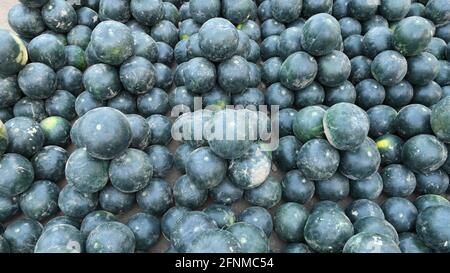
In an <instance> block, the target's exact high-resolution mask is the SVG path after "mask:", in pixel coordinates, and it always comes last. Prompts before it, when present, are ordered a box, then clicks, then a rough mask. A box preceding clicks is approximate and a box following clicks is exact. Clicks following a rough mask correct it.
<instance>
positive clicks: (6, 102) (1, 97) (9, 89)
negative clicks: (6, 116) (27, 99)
mask: <svg viewBox="0 0 450 273" xmlns="http://www.w3.org/2000/svg"><path fill="white" fill-rule="evenodd" d="M0 89H1V90H2V93H1V94H0V108H7V107H11V106H14V104H16V103H17V102H18V101H19V100H20V98H21V97H22V94H21V91H20V89H19V85H18V84H17V77H15V76H11V77H4V78H3V77H0Z"/></svg>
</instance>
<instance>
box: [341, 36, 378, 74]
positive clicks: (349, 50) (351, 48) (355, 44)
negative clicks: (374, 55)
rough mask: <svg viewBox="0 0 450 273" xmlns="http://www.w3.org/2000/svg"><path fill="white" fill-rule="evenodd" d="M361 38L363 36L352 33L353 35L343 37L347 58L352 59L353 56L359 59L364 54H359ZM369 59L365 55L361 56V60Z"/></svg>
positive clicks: (361, 52) (361, 51) (361, 44)
mask: <svg viewBox="0 0 450 273" xmlns="http://www.w3.org/2000/svg"><path fill="white" fill-rule="evenodd" d="M363 39H364V36H362V35H359V34H354V35H350V36H349V37H347V38H345V39H344V53H345V54H346V55H347V57H348V58H349V59H353V58H355V57H358V56H360V57H359V59H361V58H362V57H365V56H361V55H359V54H363V50H364V47H363ZM367 59H368V60H370V61H371V59H369V58H367V57H365V58H363V60H367ZM350 61H351V60H350ZM352 66H353V64H352Z"/></svg>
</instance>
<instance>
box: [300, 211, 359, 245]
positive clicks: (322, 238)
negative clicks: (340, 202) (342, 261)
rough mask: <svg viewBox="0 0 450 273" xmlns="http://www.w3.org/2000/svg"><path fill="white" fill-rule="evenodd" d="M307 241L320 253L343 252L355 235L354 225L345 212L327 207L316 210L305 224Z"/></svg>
mask: <svg viewBox="0 0 450 273" xmlns="http://www.w3.org/2000/svg"><path fill="white" fill-rule="evenodd" d="M304 234H305V241H306V242H307V243H308V246H309V247H311V248H312V249H313V250H314V251H316V252H319V253H336V252H341V251H342V249H343V248H344V245H345V243H346V242H347V240H348V239H349V238H350V237H352V235H353V226H352V223H351V222H350V220H349V219H348V218H347V216H345V214H344V213H343V212H342V211H340V210H338V209H336V208H331V207H327V208H325V209H317V210H314V211H313V212H312V213H311V214H310V216H309V218H308V220H307V221H306V225H305V230H304Z"/></svg>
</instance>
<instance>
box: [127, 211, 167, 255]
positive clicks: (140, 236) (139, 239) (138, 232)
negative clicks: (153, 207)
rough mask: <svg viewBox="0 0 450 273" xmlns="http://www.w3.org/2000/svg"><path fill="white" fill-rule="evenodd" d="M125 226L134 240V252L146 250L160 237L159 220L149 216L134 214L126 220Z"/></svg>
mask: <svg viewBox="0 0 450 273" xmlns="http://www.w3.org/2000/svg"><path fill="white" fill-rule="evenodd" d="M127 226H128V227H129V228H130V229H131V231H132V232H133V233H134V237H135V238H136V250H141V251H145V250H148V249H149V248H150V247H152V246H153V245H154V244H156V243H157V242H158V240H159V237H160V236H161V228H160V222H159V219H158V218H156V217H155V216H153V215H150V214H146V213H136V214H135V215H133V216H131V217H130V218H129V219H128V222H127Z"/></svg>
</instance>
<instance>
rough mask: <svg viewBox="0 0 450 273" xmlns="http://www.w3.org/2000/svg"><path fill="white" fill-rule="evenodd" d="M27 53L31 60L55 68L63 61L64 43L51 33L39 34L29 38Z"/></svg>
mask: <svg viewBox="0 0 450 273" xmlns="http://www.w3.org/2000/svg"><path fill="white" fill-rule="evenodd" d="M28 54H29V57H30V60H31V61H32V62H38V63H44V64H46V65H48V66H50V67H51V68H53V69H55V70H58V69H60V68H61V67H63V66H64V63H65V55H64V44H63V43H61V42H60V41H59V40H58V39H57V38H56V37H55V36H54V35H51V34H41V35H39V36H37V37H36V38H34V39H33V40H31V42H30V43H29V44H28Z"/></svg>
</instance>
